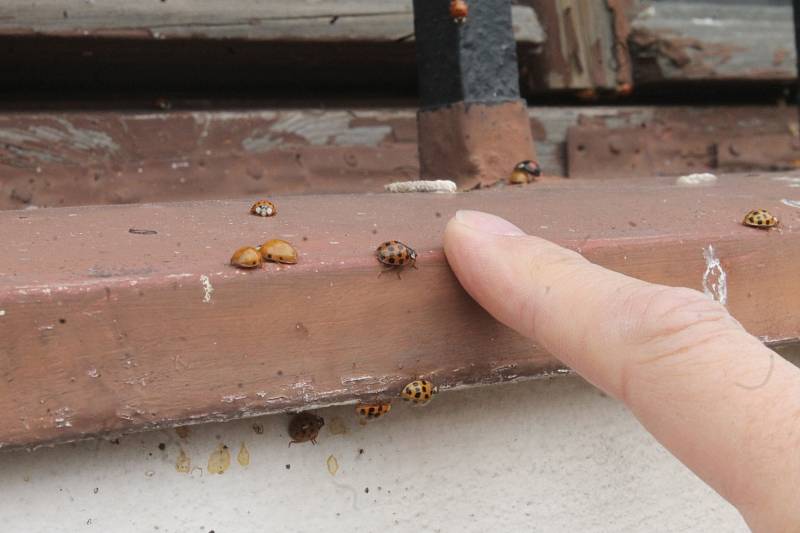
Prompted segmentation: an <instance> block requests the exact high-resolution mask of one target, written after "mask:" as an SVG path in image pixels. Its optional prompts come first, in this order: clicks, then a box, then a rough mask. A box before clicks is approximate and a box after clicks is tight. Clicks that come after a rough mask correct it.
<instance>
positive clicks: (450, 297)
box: [0, 173, 800, 448]
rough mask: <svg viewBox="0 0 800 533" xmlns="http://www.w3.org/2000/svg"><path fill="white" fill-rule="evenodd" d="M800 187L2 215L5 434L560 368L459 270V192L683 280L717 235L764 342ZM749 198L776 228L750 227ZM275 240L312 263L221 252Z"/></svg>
mask: <svg viewBox="0 0 800 533" xmlns="http://www.w3.org/2000/svg"><path fill="white" fill-rule="evenodd" d="M798 183H800V174H798V173H795V174H787V175H777V176H776V175H772V176H769V175H762V176H738V177H734V176H723V177H721V178H720V179H719V181H718V182H717V183H716V185H713V186H708V187H699V188H698V187H679V186H676V185H675V183H674V180H673V179H672V178H669V179H664V178H661V179H654V180H649V181H647V182H643V181H638V182H636V183H632V182H629V181H615V180H611V181H607V182H603V183H599V182H591V181H589V182H581V181H572V182H571V183H570V184H569V186H567V185H565V184H563V182H559V183H554V184H537V185H534V186H528V187H522V188H513V189H510V188H505V189H502V190H492V191H482V192H471V193H460V194H454V195H436V194H427V195H426V194H395V195H385V194H379V195H366V196H363V195H362V196H350V195H333V196H305V197H278V198H273V199H274V200H275V201H276V203H277V205H278V210H279V215H278V216H277V217H275V218H270V219H261V218H259V217H254V216H251V215H249V214H248V213H247V211H248V208H249V202H244V201H225V202H223V201H219V202H189V203H182V204H162V205H140V206H107V207H90V208H65V209H43V210H37V211H6V212H3V213H0V242H3V245H4V250H5V252H4V254H2V256H0V384H1V385H0V443H2V446H4V447H11V448H13V447H18V446H31V445H37V444H43V443H52V442H58V441H69V440H73V439H79V438H83V437H87V436H90V435H97V434H113V433H115V432H127V431H135V430H141V429H147V428H156V427H166V426H170V425H175V424H184V423H192V422H201V421H205V420H226V419H230V418H234V417H242V416H251V415H256V414H262V413H270V412H277V411H285V410H289V409H306V408H310V407H312V406H318V405H326V404H333V403H341V402H352V401H354V400H357V399H377V398H393V397H395V396H396V395H397V393H398V392H399V390H400V388H401V387H402V386H403V385H404V384H405V383H406V382H407V381H409V380H410V379H412V378H415V377H417V376H425V377H428V378H430V379H432V380H433V381H435V382H436V383H437V384H438V385H439V386H440V387H441V388H442V389H443V390H445V391H446V390H447V389H449V388H453V387H460V386H465V385H474V384H489V383H498V382H503V381H509V380H514V379H523V378H533V377H540V376H545V375H548V373H551V372H553V371H555V370H556V369H558V368H559V365H558V363H557V362H556V361H554V360H553V359H551V358H550V357H549V356H547V354H545V353H543V352H542V351H541V350H539V349H538V348H537V347H535V346H534V345H532V344H531V343H530V342H529V341H527V340H525V339H524V338H522V337H521V336H519V335H518V334H516V333H514V332H513V331H511V330H509V329H507V328H505V327H504V326H502V325H500V324H498V323H497V322H495V321H494V320H493V319H492V318H491V317H489V316H488V315H487V314H486V313H485V312H484V311H482V310H481V309H480V308H479V307H478V306H477V305H476V304H475V303H474V302H473V301H472V300H471V299H470V298H469V297H468V296H467V295H466V294H465V293H464V292H463V290H462V289H461V288H460V287H459V285H458V283H457V282H456V280H455V279H454V277H453V275H452V273H451V272H450V270H449V268H448V266H447V263H446V260H445V257H444V255H443V253H442V249H441V237H442V231H443V229H444V226H445V224H446V222H447V220H448V219H449V218H450V217H451V216H452V215H453V214H454V212H455V211H456V210H457V209H461V208H472V209H483V210H487V211H491V212H495V213H497V214H500V215H502V216H505V217H508V218H509V219H510V220H512V221H513V222H514V223H516V224H518V225H520V226H521V227H523V228H524V229H526V230H527V231H530V232H532V233H535V234H537V235H540V236H542V237H545V238H548V239H551V240H554V241H556V242H559V243H561V244H563V245H565V246H568V247H570V248H573V249H576V250H578V251H580V252H581V253H583V254H584V255H585V256H586V257H588V258H589V259H591V260H593V261H596V262H598V263H599V264H602V265H605V266H607V267H608V268H611V269H614V270H617V271H620V272H624V273H626V274H630V275H632V276H637V277H640V278H642V279H645V280H648V281H653V282H658V283H665V284H668V285H680V286H687V287H694V288H698V289H701V288H702V286H703V279H704V276H705V277H706V278H707V281H709V282H713V281H714V279H715V278H714V275H715V272H713V269H712V271H711V272H707V270H708V268H709V267H708V265H707V262H706V260H705V259H704V250H706V251H708V247H709V246H713V254H714V255H715V257H717V258H719V260H720V264H721V268H722V269H724V271H725V273H726V274H727V301H728V307H729V309H730V310H731V312H732V313H733V314H734V316H735V317H736V318H737V319H738V320H740V321H741V322H742V324H743V325H744V326H745V327H746V328H747V329H748V330H749V331H751V332H752V333H754V334H756V335H759V336H760V337H762V338H763V339H764V340H765V341H768V342H771V343H775V342H785V341H791V340H796V339H797V338H798V337H800V325H798V324H800V321H798V320H797V317H798V316H800V297H798V296H800V295H798V291H799V290H800V288H798V285H797V283H796V280H797V272H796V265H797V264H798V261H800V231H798V228H800V209H799V208H797V207H795V204H792V203H791V202H789V203H787V201H790V200H795V201H797V200H800V198H798V197H797V190H798V189H797V188H796V185H797V184H798ZM797 205H800V203H798V204H797ZM754 206H759V207H766V208H768V209H770V211H772V212H773V213H774V214H776V215H777V216H778V217H779V218H780V219H781V227H780V229H777V230H774V231H761V230H757V229H752V228H747V227H744V226H742V225H741V223H740V221H741V217H742V215H743V213H744V212H746V211H747V210H749V209H751V208H753V207H754ZM131 228H135V229H139V230H142V229H148V230H154V231H156V232H157V233H156V234H132V233H130V232H129V230H130V229H131ZM271 237H277V238H283V239H286V240H289V241H291V242H293V243H294V244H295V245H296V246H297V248H298V249H299V252H300V261H299V263H298V264H297V265H292V266H288V265H283V266H278V265H274V264H270V265H268V266H267V267H266V268H264V269H263V270H254V271H247V272H245V271H241V270H236V269H234V268H232V267H230V266H228V265H227V264H226V263H227V260H228V258H229V257H230V254H231V253H232V251H233V250H234V249H236V248H238V247H239V246H242V245H247V244H258V243H260V242H262V241H264V240H266V239H267V238H271ZM388 239H399V240H401V241H404V242H406V243H408V244H410V245H411V246H413V247H414V248H415V249H416V250H417V252H418V254H419V258H418V266H419V270H414V271H409V272H405V273H404V274H403V277H402V279H397V278H396V277H395V276H392V275H384V276H381V277H378V272H379V271H380V266H379V265H378V263H377V262H376V261H375V258H374V256H373V253H374V249H375V247H376V246H377V245H378V244H379V243H380V242H383V241H385V240H388ZM717 274H718V273H717Z"/></svg>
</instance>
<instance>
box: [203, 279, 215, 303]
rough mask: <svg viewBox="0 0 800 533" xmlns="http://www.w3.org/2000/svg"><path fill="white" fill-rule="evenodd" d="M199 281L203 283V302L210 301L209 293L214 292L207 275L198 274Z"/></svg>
mask: <svg viewBox="0 0 800 533" xmlns="http://www.w3.org/2000/svg"><path fill="white" fill-rule="evenodd" d="M200 283H201V284H202V285H203V303H204V304H207V303H211V295H212V294H214V287H213V286H212V285H211V280H210V279H209V277H208V276H206V275H203V276H200Z"/></svg>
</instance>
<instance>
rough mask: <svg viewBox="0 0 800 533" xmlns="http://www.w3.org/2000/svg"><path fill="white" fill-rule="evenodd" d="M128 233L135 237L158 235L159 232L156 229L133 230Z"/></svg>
mask: <svg viewBox="0 0 800 533" xmlns="http://www.w3.org/2000/svg"><path fill="white" fill-rule="evenodd" d="M128 233H133V234H134V235H158V232H157V231H156V230H154V229H136V228H131V229H129V230H128Z"/></svg>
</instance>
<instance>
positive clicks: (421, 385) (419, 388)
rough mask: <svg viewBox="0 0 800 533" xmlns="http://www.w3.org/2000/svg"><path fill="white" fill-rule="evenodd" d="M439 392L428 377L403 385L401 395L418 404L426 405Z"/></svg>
mask: <svg viewBox="0 0 800 533" xmlns="http://www.w3.org/2000/svg"><path fill="white" fill-rule="evenodd" d="M437 392H439V390H438V389H437V388H436V387H434V385H433V383H431V382H430V381H428V380H427V379H417V380H414V381H412V382H411V383H409V384H408V385H406V386H405V387H403V390H402V391H401V392H400V397H402V398H403V399H404V400H406V401H407V402H412V403H414V404H416V405H425V404H426V403H428V402H429V401H431V398H433V395H434V394H436V393H437Z"/></svg>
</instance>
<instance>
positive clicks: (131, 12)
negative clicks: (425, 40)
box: [0, 0, 544, 43]
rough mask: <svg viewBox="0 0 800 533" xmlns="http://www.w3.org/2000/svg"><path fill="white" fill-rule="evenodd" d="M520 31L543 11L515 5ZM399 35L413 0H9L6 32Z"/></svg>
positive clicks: (0, 18) (311, 37)
mask: <svg viewBox="0 0 800 533" xmlns="http://www.w3.org/2000/svg"><path fill="white" fill-rule="evenodd" d="M513 16H514V35H515V38H516V39H517V40H519V41H522V42H530V43H541V42H542V41H543V40H544V33H543V31H542V28H541V26H540V25H539V22H538V20H537V18H536V14H535V12H534V11H533V10H532V9H530V8H527V7H522V6H518V7H515V8H514V13H513ZM2 34H6V35H29V34H35V35H49V36H75V37H88V36H93V37H128V38H143V39H171V38H206V39H220V38H225V39H258V40H277V41H337V42H342V41H389V42H393V41H397V40H398V39H408V38H413V34H414V24H413V9H412V2H411V0H384V1H381V2H374V1H371V0H346V1H342V0H321V1H320V0H282V1H274V0H273V1H269V2H256V1H252V0H235V1H227V2H218V1H215V0H169V1H162V2H125V1H121V0H117V1H110V2H87V1H86V0H43V1H37V2H31V1H30V0H5V1H4V2H3V6H2V7H0V35H2Z"/></svg>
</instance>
